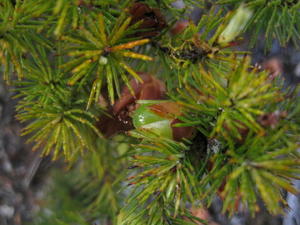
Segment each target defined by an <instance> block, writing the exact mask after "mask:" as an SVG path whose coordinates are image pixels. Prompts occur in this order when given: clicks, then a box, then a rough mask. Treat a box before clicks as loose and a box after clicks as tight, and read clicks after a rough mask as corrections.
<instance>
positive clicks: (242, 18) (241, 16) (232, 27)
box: [218, 5, 252, 44]
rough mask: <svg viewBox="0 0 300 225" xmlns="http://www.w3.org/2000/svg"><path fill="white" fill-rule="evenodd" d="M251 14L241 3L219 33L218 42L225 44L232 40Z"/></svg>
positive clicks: (241, 29)
mask: <svg viewBox="0 0 300 225" xmlns="http://www.w3.org/2000/svg"><path fill="white" fill-rule="evenodd" d="M251 16H252V11H251V10H250V9H249V8H246V7H245V6H244V5H241V6H240V7H239V8H238V9H237V11H236V13H235V15H234V16H233V17H232V18H231V20H230V21H229V24H228V25H227V26H226V28H225V29H224V30H223V32H222V33H221V34H220V36H219V39H218V43H219V44H227V43H229V42H231V41H233V40H234V39H235V38H236V37H237V36H238V35H239V34H240V33H241V32H242V31H243V29H244V28H245V26H246V25H247V23H248V21H249V20H250V18H251Z"/></svg>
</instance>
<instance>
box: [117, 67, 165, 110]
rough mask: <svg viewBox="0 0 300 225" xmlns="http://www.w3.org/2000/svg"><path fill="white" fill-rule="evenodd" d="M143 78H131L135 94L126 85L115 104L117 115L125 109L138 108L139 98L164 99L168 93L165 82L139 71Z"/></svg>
mask: <svg viewBox="0 0 300 225" xmlns="http://www.w3.org/2000/svg"><path fill="white" fill-rule="evenodd" d="M138 74H139V75H140V77H141V79H142V80H143V82H139V81H138V80H135V79H134V80H131V81H130V86H131V88H132V89H133V92H134V93H133V95H132V93H131V92H130V90H129V88H128V87H124V88H123V90H122V93H121V97H120V99H119V100H118V101H117V102H116V103H115V104H114V106H113V112H114V114H116V115H119V114H121V113H122V111H123V110H126V111H129V112H131V111H133V110H134V109H135V108H136V101H137V100H160V99H164V97H165V94H166V87H165V84H164V83H163V82H162V81H160V80H158V79H157V78H155V77H154V76H152V75H150V74H148V73H138Z"/></svg>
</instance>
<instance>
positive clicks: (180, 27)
mask: <svg viewBox="0 0 300 225" xmlns="http://www.w3.org/2000/svg"><path fill="white" fill-rule="evenodd" d="M189 24H190V22H189V21H187V20H183V21H178V22H176V23H175V25H174V26H173V27H172V29H171V30H170V33H171V34H172V35H177V34H180V33H182V32H183V31H184V30H185V29H186V28H187V27H188V26H189Z"/></svg>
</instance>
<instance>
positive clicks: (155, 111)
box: [132, 101, 195, 141]
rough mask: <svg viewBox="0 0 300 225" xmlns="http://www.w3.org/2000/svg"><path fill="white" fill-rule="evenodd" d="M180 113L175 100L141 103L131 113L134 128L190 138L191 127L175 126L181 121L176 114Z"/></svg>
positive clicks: (166, 136)
mask: <svg viewBox="0 0 300 225" xmlns="http://www.w3.org/2000/svg"><path fill="white" fill-rule="evenodd" d="M181 114H182V109H181V107H180V106H179V105H178V104H177V103H175V102H167V101H166V102H161V103H158V104H151V103H149V104H147V103H146V104H142V105H141V106H140V107H139V108H138V109H136V110H135V111H134V112H133V114H132V119H133V125H134V127H135V128H142V129H146V130H149V131H151V132H153V133H154V134H156V135H158V136H161V137H165V138H169V139H174V140H176V141H180V140H182V139H183V138H192V137H193V136H194V131H195V129H194V128H193V127H175V126H174V125H176V124H178V123H181V121H180V120H179V119H178V116H180V115H181Z"/></svg>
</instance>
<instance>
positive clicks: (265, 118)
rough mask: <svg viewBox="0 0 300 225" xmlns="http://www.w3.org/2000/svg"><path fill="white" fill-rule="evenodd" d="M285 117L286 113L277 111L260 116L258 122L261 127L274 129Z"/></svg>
mask: <svg viewBox="0 0 300 225" xmlns="http://www.w3.org/2000/svg"><path fill="white" fill-rule="evenodd" d="M286 116H287V112H285V111H284V112H279V111H275V112H272V113H266V114H264V115H261V116H260V117H259V119H258V122H259V124H260V125H262V126H263V127H266V128H268V127H271V128H272V129H274V128H275V127H276V126H277V124H278V123H279V121H280V120H281V119H284V118H285V117H286Z"/></svg>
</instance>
